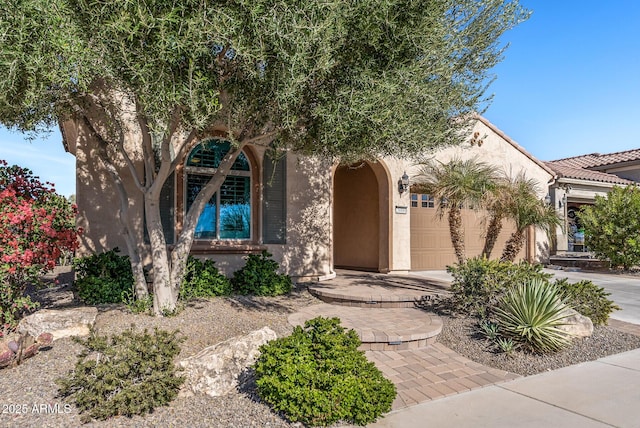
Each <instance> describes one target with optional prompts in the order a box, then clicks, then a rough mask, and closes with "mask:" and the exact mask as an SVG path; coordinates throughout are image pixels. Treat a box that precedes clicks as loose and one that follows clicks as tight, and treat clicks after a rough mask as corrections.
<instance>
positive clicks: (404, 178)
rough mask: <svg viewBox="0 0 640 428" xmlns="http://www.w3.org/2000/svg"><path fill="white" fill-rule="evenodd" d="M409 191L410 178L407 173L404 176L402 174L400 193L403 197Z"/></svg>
mask: <svg viewBox="0 0 640 428" xmlns="http://www.w3.org/2000/svg"><path fill="white" fill-rule="evenodd" d="M408 190H409V176H408V175H407V172H406V171H405V172H404V174H402V177H400V180H398V192H399V193H400V194H401V195H402V194H403V193H404V192H406V191H408Z"/></svg>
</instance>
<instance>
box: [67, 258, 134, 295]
mask: <svg viewBox="0 0 640 428" xmlns="http://www.w3.org/2000/svg"><path fill="white" fill-rule="evenodd" d="M118 252H119V250H118V249H117V248H114V249H113V250H110V251H105V252H104V253H102V254H93V255H90V256H87V257H82V258H77V259H75V260H74V261H73V266H74V268H75V271H76V281H75V286H76V288H77V290H78V295H79V296H80V299H81V300H82V301H83V302H85V303H88V304H90V305H99V304H103V303H121V302H122V301H123V297H124V296H126V294H127V293H130V292H132V290H133V273H132V272H131V262H130V261H129V256H120V255H118Z"/></svg>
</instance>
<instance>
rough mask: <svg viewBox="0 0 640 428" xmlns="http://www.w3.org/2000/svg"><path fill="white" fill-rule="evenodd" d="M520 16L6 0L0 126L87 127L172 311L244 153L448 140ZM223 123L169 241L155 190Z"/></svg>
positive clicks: (411, 146)
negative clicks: (214, 201) (199, 229)
mask: <svg viewBox="0 0 640 428" xmlns="http://www.w3.org/2000/svg"><path fill="white" fill-rule="evenodd" d="M527 17H528V12H527V11H526V10H524V9H523V8H522V7H521V6H520V4H519V3H518V1H517V0H516V1H508V2H507V1H497V0H458V1H453V0H435V1H432V0H430V1H427V0H418V1H413V0H412V1H409V0H370V1H357V2H350V1H342V0H328V1H313V0H310V1H303V2H299V1H289V0H251V1H247V0H229V1H226V2H217V1H201V0H181V1H168V0H126V1H118V2H114V1H110V0H28V1H25V0H4V1H3V2H2V4H1V5H0V122H1V123H2V124H3V125H5V126H8V127H10V128H14V129H17V130H20V131H27V132H29V131H31V132H38V131H41V130H44V129H47V128H49V127H51V126H53V125H55V124H57V123H60V122H62V121H66V120H74V121H77V122H78V123H81V124H82V125H83V126H85V127H86V128H87V129H89V130H90V132H91V134H92V139H93V140H95V141H96V142H97V144H98V145H99V150H98V151H97V153H96V156H99V157H100V160H101V162H102V163H103V165H104V167H105V168H106V169H108V170H109V171H110V173H111V176H112V179H113V183H114V188H115V189H116V191H117V192H118V194H119V196H120V200H121V209H120V219H121V221H122V223H123V225H124V228H125V230H127V246H128V252H129V254H130V255H131V256H132V257H131V258H132V264H133V269H134V273H135V277H136V281H137V284H138V286H137V293H138V295H139V297H143V296H144V293H146V288H145V284H144V275H143V271H142V266H141V260H142V256H143V254H142V253H143V252H144V251H145V248H146V247H145V246H144V245H143V243H141V242H140V241H141V237H140V236H138V235H139V234H138V235H137V234H136V233H135V232H134V231H133V228H132V224H133V222H134V219H131V213H130V212H129V210H128V209H127V208H128V207H127V200H128V198H129V197H131V196H132V195H130V194H129V193H128V192H131V190H128V187H126V186H124V185H123V183H124V182H127V183H129V182H133V183H135V190H134V191H135V192H137V195H136V196H139V195H140V194H141V195H142V197H143V199H144V204H145V216H146V219H145V220H146V221H145V224H146V226H145V227H146V228H147V232H148V236H149V238H150V248H151V259H152V261H153V266H152V268H153V279H154V285H153V288H154V309H155V311H156V313H160V312H161V311H162V309H163V308H164V309H168V310H171V309H173V308H174V306H175V302H176V299H177V296H178V292H179V286H180V279H181V277H182V274H183V271H184V267H185V264H186V260H187V256H188V254H189V251H190V248H191V244H192V242H193V239H194V229H195V226H196V223H197V220H198V217H199V215H200V213H201V211H202V210H203V207H204V206H205V204H206V201H208V200H209V199H210V197H211V196H212V195H213V194H214V193H215V192H216V190H217V189H218V188H219V187H220V185H221V184H222V183H223V181H224V178H225V176H226V174H227V173H228V171H229V169H230V168H231V166H232V164H233V162H234V160H235V158H236V157H237V156H238V155H239V153H240V151H241V150H242V148H243V147H245V146H246V145H249V144H265V145H266V144H272V145H274V146H275V148H276V149H277V148H287V149H290V150H294V151H297V152H300V153H303V154H315V155H320V156H326V157H330V158H334V159H345V160H355V159H362V158H371V157H376V156H382V155H394V156H398V157H405V156H410V155H415V154H418V153H422V152H424V151H425V150H428V149H430V148H433V147H436V146H439V145H446V144H455V143H457V142H459V141H460V140H461V139H462V138H463V134H464V132H465V131H466V130H467V129H468V127H469V123H470V120H471V116H472V115H471V114H470V113H472V112H474V111H480V110H482V109H483V108H485V107H486V105H487V102H488V100H489V98H490V97H489V96H487V94H486V89H487V84H488V82H490V81H491V78H492V76H491V74H490V70H491V68H492V67H493V66H494V65H495V64H496V63H498V62H499V61H500V60H501V58H502V54H503V50H504V47H503V46H501V45H500V43H499V38H500V36H501V35H502V34H503V33H504V32H505V31H506V30H508V29H510V28H512V27H513V26H514V25H517V24H518V23H519V22H521V21H523V20H524V19H526V18H527ZM222 125H223V126H224V129H225V132H226V138H227V139H228V140H229V141H230V142H231V145H230V149H229V152H228V153H227V155H226V156H225V157H224V158H223V160H222V162H221V163H220V166H219V168H218V169H217V173H216V174H215V175H214V176H212V177H211V179H210V181H209V182H208V184H207V185H206V186H204V187H203V189H202V190H201V192H200V194H199V195H198V196H197V198H196V199H195V201H194V203H193V204H192V205H191V207H190V209H189V210H188V212H187V213H186V214H185V217H184V222H183V226H184V227H183V228H182V231H181V233H180V234H179V236H178V237H177V241H176V244H175V246H174V247H173V249H172V250H171V251H169V250H168V249H167V246H166V240H165V237H164V235H163V231H162V227H161V223H160V211H159V202H158V201H159V197H160V191H161V189H162V186H163V184H164V182H165V180H166V179H167V178H168V177H169V176H170V174H171V173H172V172H173V171H174V170H175V168H176V166H178V165H179V164H180V163H181V162H182V161H183V159H184V156H185V154H186V153H187V151H188V150H189V148H190V147H192V144H193V143H194V142H196V141H198V140H199V139H201V138H204V137H205V136H207V135H210V132H211V130H212V129H213V128H214V127H217V128H216V129H219V127H220V126H222ZM132 147H133V148H134V149H131V148H132ZM136 156H139V157H141V158H142V161H143V170H142V171H140V169H139V168H136V165H135V164H136V162H134V161H135V160H136V159H137V158H136ZM120 164H125V165H128V166H129V169H128V172H126V173H123V172H121V169H119V168H116V166H118V165H120Z"/></svg>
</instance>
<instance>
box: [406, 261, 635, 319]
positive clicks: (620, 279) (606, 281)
mask: <svg viewBox="0 0 640 428" xmlns="http://www.w3.org/2000/svg"><path fill="white" fill-rule="evenodd" d="M544 271H545V272H547V273H550V274H553V275H554V276H555V277H556V278H558V279H560V278H568V279H569V281H570V282H578V281H581V280H583V279H586V280H590V281H592V282H593V283H594V284H596V285H599V286H600V287H603V288H604V289H605V290H606V291H607V292H608V293H611V295H610V296H609V298H610V299H611V300H613V301H614V302H616V304H617V305H618V306H620V308H621V310H619V311H615V312H614V313H612V314H611V318H614V319H617V320H620V321H626V322H630V323H633V324H640V276H638V277H635V276H628V275H619V274H613V273H595V272H582V271H578V272H571V271H564V270H554V269H544ZM411 275H416V276H420V277H422V278H430V279H435V280H438V281H451V275H449V273H447V272H446V271H443V270H436V271H418V272H411Z"/></svg>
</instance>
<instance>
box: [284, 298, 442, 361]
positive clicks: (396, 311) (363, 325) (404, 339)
mask: <svg viewBox="0 0 640 428" xmlns="http://www.w3.org/2000/svg"><path fill="white" fill-rule="evenodd" d="M318 316H322V317H325V318H332V317H338V318H340V321H341V323H342V325H343V326H344V327H346V328H350V329H353V330H355V331H356V333H358V336H359V337H360V341H361V342H362V347H361V349H363V350H374V351H376V350H379V351H382V350H402V349H417V348H421V347H424V346H427V344H430V343H432V342H433V341H435V337H436V336H437V335H438V334H439V333H440V331H442V320H441V319H440V318H439V317H438V316H436V315H435V314H433V313H427V312H425V311H423V310H421V309H416V308H378V309H369V308H358V307H349V306H336V305H330V304H325V303H322V304H319V305H313V306H308V307H306V308H302V309H301V310H300V311H299V312H296V313H294V314H291V315H290V316H289V323H290V324H291V325H294V326H296V325H303V324H304V322H305V321H307V320H309V319H312V318H315V317H318Z"/></svg>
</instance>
